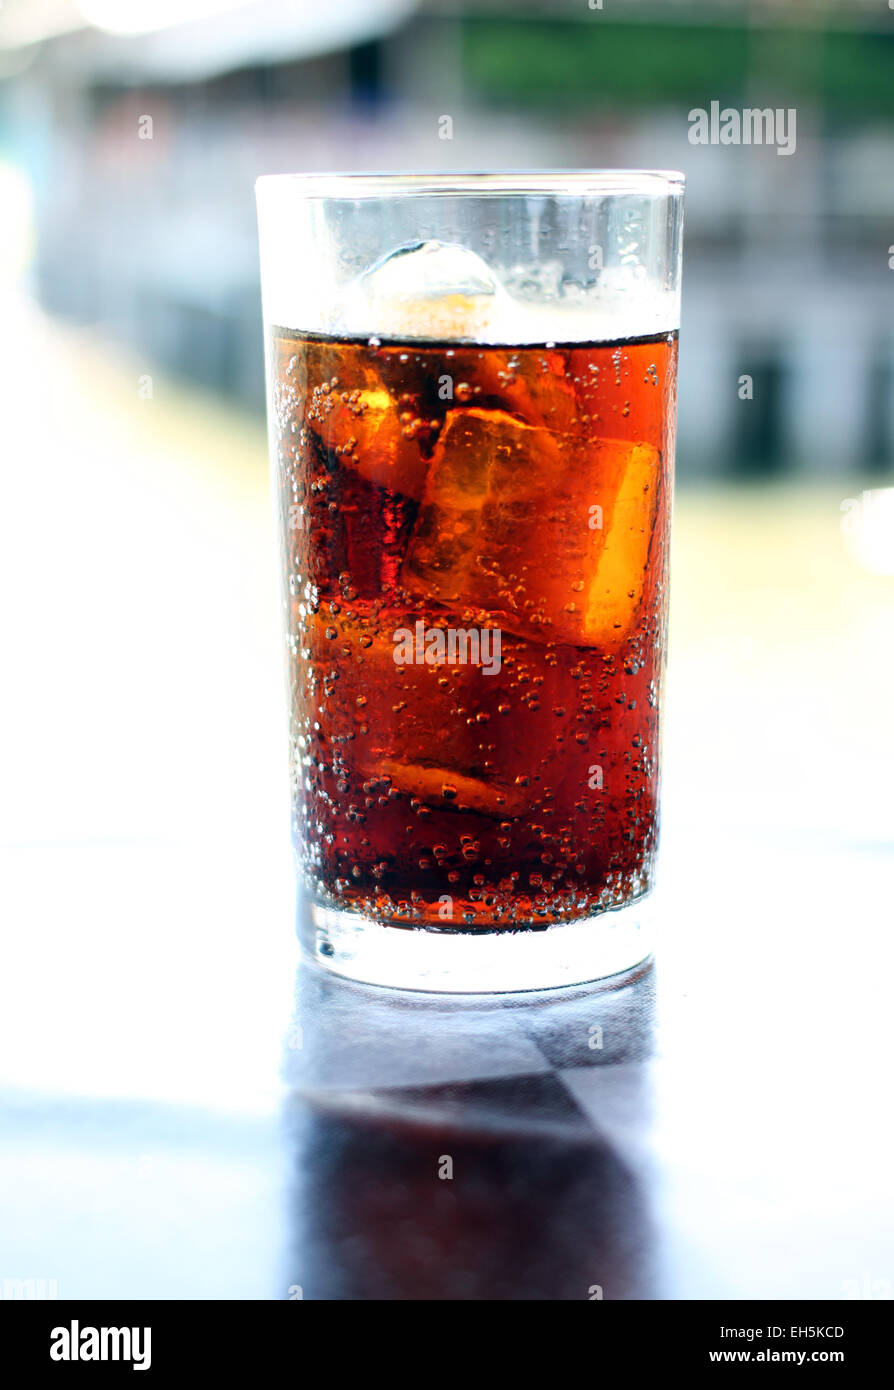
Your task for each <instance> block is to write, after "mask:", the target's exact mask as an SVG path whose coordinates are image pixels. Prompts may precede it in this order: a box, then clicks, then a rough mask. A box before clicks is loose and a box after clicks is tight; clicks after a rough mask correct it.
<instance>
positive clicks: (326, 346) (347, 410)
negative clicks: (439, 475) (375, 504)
mask: <svg viewBox="0 0 894 1390" xmlns="http://www.w3.org/2000/svg"><path fill="white" fill-rule="evenodd" d="M306 362H307V395H306V400H307V405H306V407H305V419H306V422H307V424H308V425H309V426H310V428H311V429H312V430H313V432H314V434H315V435H316V436H317V438H318V439H319V440H320V442H321V444H322V445H323V446H324V448H325V449H327V450H328V451H329V452H330V453H331V454H332V455H333V457H334V458H335V459H336V461H337V462H338V463H339V465H340V466H341V467H344V468H351V469H355V470H356V472H357V473H359V474H360V476H361V477H363V478H366V479H367V481H368V482H371V483H376V484H377V485H378V486H379V487H387V488H390V489H391V490H392V491H393V492H399V493H402V494H404V495H405V496H407V497H413V498H417V499H418V498H419V497H421V495H422V488H423V484H424V482H425V473H426V468H427V464H426V462H425V460H424V458H423V456H422V448H421V446H422V445H423V444H424V443H426V442H427V440H428V431H429V429H430V428H431V422H430V421H429V420H428V419H427V418H426V417H425V413H424V411H423V409H422V406H421V404H420V398H419V394H418V393H416V394H415V395H414V393H413V392H412V390H408V389H407V388H408V387H411V386H412V385H413V382H412V379H411V377H410V374H409V373H407V371H406V369H405V368H402V369H401V375H400V381H399V384H400V386H401V387H402V388H404V389H403V390H402V391H401V392H400V394H399V395H398V394H396V393H395V391H396V388H397V385H398V383H396V382H395V383H394V386H395V391H392V390H390V389H389V380H388V373H387V370H386V369H387V367H388V365H389V364H388V362H387V361H385V360H383V359H380V358H378V357H377V356H376V353H375V350H374V349H371V348H369V347H367V346H366V345H365V344H360V343H339V344H333V343H327V342H309V343H308V344H307V347H306ZM402 416H403V417H404V418H402ZM407 417H409V418H407ZM414 421H415V424H414Z"/></svg>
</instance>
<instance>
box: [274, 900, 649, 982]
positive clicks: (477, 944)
mask: <svg viewBox="0 0 894 1390" xmlns="http://www.w3.org/2000/svg"><path fill="white" fill-rule="evenodd" d="M649 905H650V900H649V899H647V898H639V899H637V900H636V901H635V902H631V903H628V904H627V905H626V906H624V907H621V908H615V909H613V910H612V911H609V912H603V913H600V914H599V915H598V916H596V917H587V918H584V919H583V920H582V921H578V922H569V923H562V924H560V925H558V926H553V927H534V928H527V929H525V930H519V931H510V930H507V929H506V928H505V927H504V928H501V929H499V930H496V931H483V930H478V931H460V930H455V929H448V930H444V929H440V930H433V929H432V928H427V927H411V926H408V925H407V924H406V922H394V923H391V924H387V925H385V924H383V923H381V922H376V921H373V920H372V919H371V918H369V917H364V916H363V915H362V914H360V913H357V912H345V911H342V910H341V909H339V908H333V907H324V906H322V905H321V904H319V903H314V902H307V901H306V900H303V899H302V900H299V907H298V937H299V940H300V942H301V945H302V947H303V949H304V951H305V952H306V954H307V955H309V956H310V957H311V958H312V959H313V960H315V961H317V962H318V964H320V965H323V966H325V967H326V969H327V970H332V971H334V972H335V973H336V974H338V975H346V976H347V977H348V978H349V979H351V980H362V981H363V982H364V983H366V984H371V985H387V986H390V987H391V988H392V989H414V990H429V991H433V992H436V993H450V994H501V993H515V992H516V991H521V990H531V989H559V988H562V987H563V986H566V985H578V984H585V983H588V982H590V981H595V980H604V979H606V978H608V977H609V976H612V975H620V974H623V973H625V972H626V971H628V970H631V969H632V968H633V967H634V966H636V965H640V964H641V963H642V962H643V961H644V960H646V959H647V957H648V956H650V955H651V953H652V927H651V922H650V916H651V914H650V912H649Z"/></svg>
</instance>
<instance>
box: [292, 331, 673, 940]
mask: <svg viewBox="0 0 894 1390" xmlns="http://www.w3.org/2000/svg"><path fill="white" fill-rule="evenodd" d="M270 352H271V383H272V392H273V399H272V404H271V417H272V439H273V449H274V451H275V462H276V468H277V476H278V483H279V499H280V506H281V525H282V535H283V537H284V559H285V568H286V576H287V589H286V598H287V605H288V649H289V670H290V687H291V747H292V773H293V796H294V833H295V840H296V846H297V848H298V852H299V855H300V859H301V863H302V865H303V869H304V873H305V877H306V880H307V883H308V887H309V889H310V891H311V892H312V893H313V894H314V896H315V897H316V899H317V900H318V901H320V902H323V903H326V904H329V905H331V906H339V907H344V908H354V909H358V910H362V911H363V912H365V913H367V914H369V915H372V916H374V917H375V918H377V919H378V920H382V921H400V922H418V923H423V922H424V923H425V924H427V925H429V926H441V927H445V928H454V929H455V928H457V927H467V928H468V927H475V926H479V927H484V926H487V927H493V926H507V927H509V926H513V925H517V924H521V923H539V924H548V923H552V922H556V921H562V920H569V919H573V918H576V917H582V916H587V915H590V914H592V913H594V912H597V911H600V910H602V909H605V908H608V907H612V906H617V905H619V904H621V903H624V902H626V901H628V900H629V899H631V898H632V897H635V896H636V895H637V894H639V893H641V892H643V891H644V890H645V889H646V888H647V887H648V886H649V882H650V876H651V872H652V865H653V860H654V854H655V849H656V842H657V829H658V824H657V808H658V737H659V731H658V721H659V702H660V694H661V683H662V667H663V653H664V644H665V626H666V579H667V543H668V522H669V512H670V501H671V496H670V494H671V462H672V452H673V438H672V435H669V432H668V428H669V427H668V421H669V420H672V419H673V409H674V396H675V387H676V337H675V335H665V336H661V337H660V338H657V339H656V338H652V339H648V340H639V341H627V342H622V343H614V344H612V343H609V344H596V345H592V346H569V347H564V346H560V347H553V346H549V347H524V348H505V347H469V346H461V345H452V346H435V345H427V344H426V345H420V344H418V343H416V344H412V343H411V344H395V343H390V342H389V343H385V344H379V343H378V342H376V340H373V341H372V343H371V344H370V343H366V342H339V341H334V340H327V339H319V338H307V337H302V336H300V335H298V334H295V333H290V332H288V331H285V330H281V329H276V330H274V332H273V334H272V339H271V343H270ZM497 641H499V648H497V646H496V643H497ZM396 653H397V654H398V656H399V657H400V658H402V659H401V660H398V661H396V660H395V654H396ZM463 658H466V659H465V660H463ZM476 658H477V659H476Z"/></svg>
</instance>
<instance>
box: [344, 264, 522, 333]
mask: <svg viewBox="0 0 894 1390" xmlns="http://www.w3.org/2000/svg"><path fill="white" fill-rule="evenodd" d="M506 301H507V296H506V294H505V292H504V291H503V290H502V288H501V286H500V285H499V283H498V281H497V280H496V279H495V277H494V276H493V274H492V273H491V271H490V270H489V268H488V266H487V264H486V262H484V261H483V260H482V259H481V257H480V256H478V255H476V254H475V252H474V251H470V250H468V249H467V248H466V247H464V246H457V245H455V244H454V243H452V242H446V241H415V242H409V243H408V244H407V245H406V246H399V247H398V248H397V249H396V250H394V251H391V252H390V253H389V254H388V255H387V256H384V257H383V258H382V259H381V260H380V261H377V262H376V264H375V265H373V266H370V268H369V269H368V270H366V271H364V272H363V274H362V275H360V276H359V277H358V278H357V279H356V280H355V281H354V283H353V285H352V286H351V287H350V289H349V290H348V291H347V293H346V295H345V297H344V299H343V300H342V303H341V304H340V305H339V306H338V309H337V310H336V314H335V320H336V321H335V323H334V324H333V331H335V332H338V331H342V332H351V333H370V334H375V335H376V336H378V337H389V338H432V339H440V340H443V339H453V338H477V337H479V336H480V335H482V334H483V333H485V332H486V330H487V329H488V328H491V327H493V325H494V323H495V322H496V320H497V317H498V315H499V313H500V310H501V308H502V307H503V305H504V304H505V302H506Z"/></svg>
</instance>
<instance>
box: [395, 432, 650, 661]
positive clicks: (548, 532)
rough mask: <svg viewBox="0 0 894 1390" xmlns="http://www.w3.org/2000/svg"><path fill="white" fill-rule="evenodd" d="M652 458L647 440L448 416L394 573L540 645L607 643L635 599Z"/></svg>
mask: <svg viewBox="0 0 894 1390" xmlns="http://www.w3.org/2000/svg"><path fill="white" fill-rule="evenodd" d="M658 461H659V456H658V452H657V450H655V449H653V448H652V447H651V446H649V445H647V444H632V443H629V442H627V441H624V440H613V439H602V440H598V441H590V442H585V441H582V440H580V439H578V438H576V437H574V436H572V435H562V434H558V433H556V432H555V431H552V430H548V429H544V428H538V427H537V426H533V425H527V424H524V423H523V422H522V421H520V420H517V419H515V418H514V417H513V416H511V415H509V414H507V413H506V412H505V411H500V410H482V409H479V408H477V407H470V408H468V409H465V410H455V411H452V412H450V413H449V414H448V416H447V420H446V422H445V425H444V427H443V429H442V431H441V435H440V437H439V440H438V443H437V445H436V446H435V450H434V453H433V456H432V461H431V464H430V466H429V471H428V474H427V478H426V484H425V490H424V492H423V496H422V504H421V506H420V510H419V516H418V518H417V521H416V525H415V528H414V531H413V535H412V537H411V539H410V543H409V547H408V551H407V557H406V560H405V563H404V566H403V572H402V580H403V583H404V584H405V585H406V587H407V588H408V590H409V591H410V592H411V593H416V594H419V595H420V596H422V595H427V596H429V597H431V598H435V599H438V600H439V601H441V602H442V603H445V604H447V605H450V606H453V607H457V608H459V609H465V608H468V609H473V610H474V609H483V610H485V611H486V612H488V613H491V614H494V615H498V616H499V620H500V621H501V622H503V623H505V625H506V626H507V628H508V629H509V630H510V631H514V632H517V633H520V634H524V635H526V636H530V637H535V638H537V639H538V640H539V641H541V642H550V641H553V642H565V643H573V644H575V645H580V646H597V645H611V644H612V643H615V642H617V641H618V640H619V639H620V638H622V637H623V636H624V634H625V631H626V630H627V629H629V627H630V625H631V623H632V621H633V618H634V616H635V613H636V609H637V607H638V605H639V601H640V599H641V597H642V588H643V579H644V575H645V569H646V564H647V561H648V553H649V542H650V536H651V530H652V524H653V520H654V516H655V508H656V504H657V495H658V482H659V466H658Z"/></svg>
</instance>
